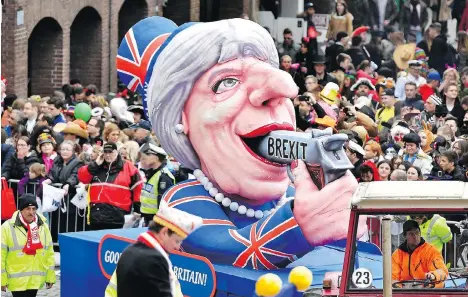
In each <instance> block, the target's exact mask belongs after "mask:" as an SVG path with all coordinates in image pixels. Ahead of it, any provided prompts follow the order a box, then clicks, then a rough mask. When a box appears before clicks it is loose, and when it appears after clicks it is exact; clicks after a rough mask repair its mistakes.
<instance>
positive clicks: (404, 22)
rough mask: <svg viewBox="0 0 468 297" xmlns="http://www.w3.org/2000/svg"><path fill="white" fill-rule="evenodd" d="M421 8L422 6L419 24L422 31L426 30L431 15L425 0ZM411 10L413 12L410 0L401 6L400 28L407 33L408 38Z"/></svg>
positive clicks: (420, 5)
mask: <svg viewBox="0 0 468 297" xmlns="http://www.w3.org/2000/svg"><path fill="white" fill-rule="evenodd" d="M419 8H420V11H419V20H420V24H419V26H420V27H421V32H424V29H425V28H426V25H427V23H428V22H429V15H428V13H427V5H426V4H425V3H424V1H421V2H420V4H419ZM411 12H412V6H411V3H410V1H406V2H405V3H404V4H403V6H402V7H401V11H400V29H401V30H402V31H403V33H404V34H405V38H406V39H408V34H409V32H410V26H411ZM419 47H420V46H419Z"/></svg>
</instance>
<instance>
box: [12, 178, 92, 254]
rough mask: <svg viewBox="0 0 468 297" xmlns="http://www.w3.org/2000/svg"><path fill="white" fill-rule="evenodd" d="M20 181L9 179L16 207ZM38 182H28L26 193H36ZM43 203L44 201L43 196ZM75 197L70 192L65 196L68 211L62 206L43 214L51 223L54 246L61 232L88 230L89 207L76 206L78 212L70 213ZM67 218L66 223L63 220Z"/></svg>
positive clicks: (64, 200)
mask: <svg viewBox="0 0 468 297" xmlns="http://www.w3.org/2000/svg"><path fill="white" fill-rule="evenodd" d="M18 183H19V180H17V179H10V180H8V186H9V187H10V188H13V189H14V194H15V200H16V207H17V208H18V207H19V205H18V204H19V196H20V195H19V191H18ZM38 185H39V184H38V183H28V184H27V185H26V187H25V193H30V194H33V195H36V191H37V186H38ZM51 186H54V187H57V188H61V187H62V184H51ZM40 198H41V203H42V197H40ZM72 198H73V197H70V194H67V195H65V197H64V198H63V202H62V203H65V205H66V211H65V212H62V210H61V208H58V209H57V210H55V211H53V212H45V213H42V215H43V216H44V217H45V218H46V219H47V223H48V225H49V229H50V232H51V233H52V239H53V243H54V246H58V234H59V233H68V232H77V231H84V230H86V211H87V209H84V210H82V209H78V208H76V212H75V214H74V215H70V211H69V210H70V205H72V206H73V207H75V206H74V205H73V204H72V203H70V200H71V199H72ZM63 220H65V224H64V222H63ZM70 220H73V224H72V225H71V224H70ZM70 225H71V226H74V228H69V226H70Z"/></svg>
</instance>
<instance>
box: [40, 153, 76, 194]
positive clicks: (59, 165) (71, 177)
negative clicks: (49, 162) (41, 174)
mask: <svg viewBox="0 0 468 297" xmlns="http://www.w3.org/2000/svg"><path fill="white" fill-rule="evenodd" d="M81 166H83V163H82V162H81V160H80V159H79V158H77V157H76V156H73V157H72V158H71V159H70V160H68V163H67V164H65V162H64V161H63V159H62V157H61V156H57V158H55V159H54V165H53V166H52V168H51V169H50V172H49V174H48V178H49V179H50V180H51V181H52V183H60V184H62V185H64V186H65V185H69V186H70V189H72V188H75V186H76V185H78V169H79V168H80V167H81Z"/></svg>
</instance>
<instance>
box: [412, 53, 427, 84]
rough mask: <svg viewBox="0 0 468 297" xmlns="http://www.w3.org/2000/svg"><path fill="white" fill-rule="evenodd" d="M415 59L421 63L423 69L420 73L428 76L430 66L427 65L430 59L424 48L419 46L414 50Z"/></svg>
mask: <svg viewBox="0 0 468 297" xmlns="http://www.w3.org/2000/svg"><path fill="white" fill-rule="evenodd" d="M414 59H415V60H417V61H419V62H420V63H421V70H420V71H419V73H420V75H421V76H423V77H426V76H427V72H428V71H429V67H428V66H427V60H428V59H427V56H426V53H425V52H424V50H423V49H421V48H419V47H417V48H416V50H415V51H414Z"/></svg>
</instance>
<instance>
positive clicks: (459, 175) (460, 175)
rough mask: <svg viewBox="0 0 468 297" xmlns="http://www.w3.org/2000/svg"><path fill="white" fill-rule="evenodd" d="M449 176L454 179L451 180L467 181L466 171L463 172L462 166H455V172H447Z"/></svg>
mask: <svg viewBox="0 0 468 297" xmlns="http://www.w3.org/2000/svg"><path fill="white" fill-rule="evenodd" d="M445 173H446V174H447V175H448V176H450V177H452V179H451V180H458V181H465V180H466V176H465V171H464V170H462V168H461V167H460V166H458V165H457V166H455V170H453V171H452V172H450V173H448V172H445Z"/></svg>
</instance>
